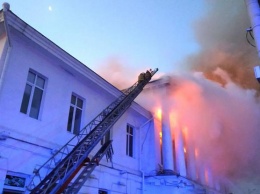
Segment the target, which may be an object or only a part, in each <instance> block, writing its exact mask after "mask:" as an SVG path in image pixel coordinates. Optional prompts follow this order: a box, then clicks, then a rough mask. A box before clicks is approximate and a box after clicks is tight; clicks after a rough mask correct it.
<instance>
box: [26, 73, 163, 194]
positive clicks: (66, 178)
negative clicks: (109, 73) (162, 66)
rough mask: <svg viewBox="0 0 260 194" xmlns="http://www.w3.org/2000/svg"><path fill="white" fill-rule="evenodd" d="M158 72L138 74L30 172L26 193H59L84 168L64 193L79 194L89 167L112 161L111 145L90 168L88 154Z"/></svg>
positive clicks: (98, 156)
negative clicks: (78, 191) (72, 135)
mask: <svg viewBox="0 0 260 194" xmlns="http://www.w3.org/2000/svg"><path fill="white" fill-rule="evenodd" d="M157 71H158V69H157V68H156V69H155V70H153V71H147V72H146V73H142V74H140V75H139V77H138V82H136V83H135V84H134V85H133V86H131V87H130V88H128V89H127V90H125V91H124V93H123V94H122V95H121V96H120V97H119V98H118V99H116V100H115V101H114V102H113V103H111V104H110V105H109V106H108V107H107V108H105V109H104V110H103V111H102V112H101V113H100V114H99V115H97V116H96V117H95V118H94V119H93V120H92V121H91V122H90V123H89V124H88V125H87V126H85V127H84V128H83V129H82V130H81V131H80V132H79V134H78V135H75V136H74V137H73V138H72V139H71V140H70V141H68V142H67V143H66V144H65V145H64V146H63V147H62V148H60V149H59V150H58V151H56V152H55V153H53V156H52V157H51V158H50V159H49V160H47V161H46V162H45V163H44V164H43V165H41V166H40V167H39V168H35V169H34V172H33V173H34V176H33V177H32V179H31V182H30V183H29V185H28V186H27V189H28V190H30V191H31V193H32V194H36V193H37V194H38V193H41V194H43V193H44V194H45V193H48V194H49V193H50V194H54V193H62V192H63V191H64V190H65V188H66V187H67V186H68V184H69V183H70V181H71V180H72V179H73V178H74V177H75V175H76V174H77V172H78V171H79V170H80V169H81V168H82V167H83V166H84V165H86V167H85V168H84V170H83V173H81V174H80V175H79V176H78V178H77V179H76V181H75V184H72V186H71V187H69V188H68V189H67V190H68V191H72V192H74V191H76V190H79V189H80V185H81V186H82V185H83V184H84V182H83V180H84V181H85V180H86V179H87V178H88V176H89V175H90V174H91V172H92V171H93V170H94V167H95V166H92V167H93V169H92V168H91V167H90V166H91V164H93V162H94V161H97V159H99V160H100V159H101V158H102V156H103V155H105V154H107V156H108V159H109V158H110V157H111V155H112V147H111V142H110V144H109V145H108V144H105V145H103V146H102V147H101V149H100V150H99V151H98V152H97V154H96V155H95V156H94V157H93V158H92V160H91V161H90V162H89V164H87V163H88V155H89V153H90V152H91V151H92V150H93V149H94V147H95V146H96V145H97V144H98V143H99V141H100V140H101V139H102V138H103V137H104V136H105V135H106V133H107V132H108V131H109V130H110V129H111V127H112V126H113V125H114V124H115V123H116V121H117V120H118V119H119V118H120V117H121V116H122V115H123V113H124V112H125V111H126V110H127V109H128V108H129V107H130V105H131V103H132V102H133V101H134V99H135V98H136V97H137V96H138V95H139V94H140V93H141V91H142V90H143V88H144V86H145V85H146V84H147V83H148V82H149V81H150V80H151V78H152V76H153V75H154V74H155V73H156V72H157ZM95 157H96V158H95ZM90 171H91V172H90ZM84 172H85V174H84ZM82 182H83V183H82Z"/></svg>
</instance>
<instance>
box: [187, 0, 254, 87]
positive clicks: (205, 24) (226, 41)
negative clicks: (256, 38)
mask: <svg viewBox="0 0 260 194" xmlns="http://www.w3.org/2000/svg"><path fill="white" fill-rule="evenodd" d="M206 5H207V6H208V13H207V14H206V16H205V17H203V18H201V19H200V20H198V21H196V22H195V23H194V32H195V37H196V40H197V42H198V44H199V45H200V51H199V53H197V54H195V55H192V56H189V57H188V58H187V59H186V60H185V65H186V67H187V68H188V69H190V70H192V71H199V72H203V74H204V75H205V77H206V78H208V79H211V80H214V81H217V82H219V83H221V84H223V85H224V84H225V82H224V80H222V79H221V78H220V77H219V76H218V75H216V74H214V71H215V70H216V69H217V68H221V69H223V70H225V71H226V72H227V74H228V75H229V77H230V79H231V80H232V81H233V82H234V83H236V84H238V85H240V86H241V87H243V88H259V85H258V83H257V82H256V80H255V77H254V72H253V67H254V66H255V65H256V64H258V60H257V53H256V50H255V48H254V47H252V46H250V45H249V44H248V42H247V40H246V29H247V28H248V27H250V22H249V17H248V13H247V9H246V5H245V3H244V1H243V0H239V1H237V0H229V1H206Z"/></svg>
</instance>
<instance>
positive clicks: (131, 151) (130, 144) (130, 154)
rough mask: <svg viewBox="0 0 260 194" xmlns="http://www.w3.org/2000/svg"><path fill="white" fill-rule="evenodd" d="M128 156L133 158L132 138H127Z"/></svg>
mask: <svg viewBox="0 0 260 194" xmlns="http://www.w3.org/2000/svg"><path fill="white" fill-rule="evenodd" d="M129 156H133V136H129Z"/></svg>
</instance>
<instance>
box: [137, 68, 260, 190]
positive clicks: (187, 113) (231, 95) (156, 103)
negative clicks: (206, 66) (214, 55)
mask: <svg viewBox="0 0 260 194" xmlns="http://www.w3.org/2000/svg"><path fill="white" fill-rule="evenodd" d="M215 74H217V75H218V76H219V77H220V78H221V79H222V80H224V81H225V83H226V84H225V86H223V85H221V84H219V83H217V82H214V81H212V80H209V79H206V77H205V76H204V74H203V73H199V72H196V73H193V74H191V73H190V74H182V75H173V76H169V77H165V78H163V79H167V82H168V83H169V84H168V85H167V87H162V88H161V89H160V88H159V89H158V87H157V89H156V90H157V91H156V92H153V95H151V93H150V92H149V91H151V90H148V91H147V92H146V91H144V93H143V94H142V95H141V96H140V97H138V102H140V103H142V105H144V106H146V107H147V108H148V109H149V108H150V110H151V111H155V110H156V109H155V108H158V107H167V109H164V110H163V111H164V113H163V114H164V115H167V114H168V115H170V113H171V112H172V111H173V112H174V113H176V114H175V116H176V118H177V121H175V122H177V125H176V126H177V127H179V128H180V129H184V128H185V130H186V131H185V133H186V134H187V136H186V137H185V139H186V145H185V147H186V149H187V151H188V153H191V152H195V149H196V150H197V156H196V158H195V161H196V162H197V166H198V170H199V169H200V170H201V169H202V170H203V166H204V167H207V168H208V169H211V172H212V175H213V177H214V178H218V179H219V180H217V179H215V181H220V183H221V182H222V184H223V185H225V184H228V185H229V186H231V187H232V186H234V188H240V192H241V191H242V189H245V188H246V189H252V188H254V189H256V185H254V184H253V183H258V182H259V181H260V180H259V179H260V177H259V174H260V163H259V160H260V152H258V150H259V149H260V141H259V137H260V130H259V126H260V119H259V118H260V103H259V100H258V99H257V98H256V91H255V90H253V89H244V88H242V87H241V86H238V85H237V84H235V83H234V82H233V81H231V78H230V77H229V76H228V74H227V73H226V72H225V71H223V70H221V69H217V70H216V71H215ZM165 90H166V92H165ZM144 99H145V100H144ZM151 105H153V106H151ZM151 107H152V109H151ZM165 111H169V112H168V113H165ZM171 130H172V134H173V137H174V136H175V135H174V134H175V130H176V129H175V128H171ZM183 162H184V161H183ZM202 179H203V178H202Z"/></svg>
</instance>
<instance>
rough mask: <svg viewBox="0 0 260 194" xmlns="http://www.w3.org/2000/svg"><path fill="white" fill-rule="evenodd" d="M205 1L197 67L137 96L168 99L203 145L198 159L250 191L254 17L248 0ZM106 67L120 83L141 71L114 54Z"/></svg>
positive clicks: (255, 123) (254, 172)
mask: <svg viewBox="0 0 260 194" xmlns="http://www.w3.org/2000/svg"><path fill="white" fill-rule="evenodd" d="M206 4H207V6H208V10H209V11H208V13H207V14H206V16H205V17H203V18H201V19H200V20H198V21H196V22H195V23H194V33H195V37H196V40H197V42H198V43H199V45H200V50H199V52H198V53H196V54H194V55H191V56H188V57H187V59H186V60H185V61H184V62H183V64H184V65H185V67H186V69H187V70H188V71H190V72H193V73H190V74H189V73H186V74H182V75H179V76H176V75H174V76H171V77H170V80H169V82H170V83H171V85H170V86H169V87H170V88H169V89H168V90H167V91H168V92H167V93H165V92H164V93H158V92H154V93H153V95H151V94H149V93H146V94H144V93H143V94H142V96H140V97H138V102H139V103H140V104H141V105H143V106H145V107H147V108H148V109H149V110H151V111H153V110H154V108H155V107H156V106H157V105H158V104H163V103H164V105H165V106H167V107H171V108H172V109H174V111H175V112H177V114H178V122H179V124H180V126H185V127H186V128H187V130H188V141H187V143H188V144H189V146H193V147H196V148H197V149H198V158H197V161H198V162H199V163H200V164H204V165H206V166H208V167H209V168H210V169H212V174H213V177H219V178H220V180H221V178H222V180H227V182H230V185H232V184H233V185H234V187H236V188H239V191H237V193H239V192H243V193H245V192H249V190H246V189H255V188H256V187H257V186H256V184H255V183H259V181H260V180H259V179H260V177H259V174H260V163H259V160H260V152H258V150H259V149H260V141H259V137H260V130H259V126H260V119H259V118H260V103H259V99H258V97H257V95H256V93H257V92H258V91H257V89H259V84H258V83H257V81H256V80H255V77H254V72H253V67H254V66H255V65H256V64H258V59H257V53H256V50H255V48H253V47H251V46H250V45H249V44H248V43H247V41H246V31H245V30H246V28H248V27H250V22H249V19H248V14H247V9H246V5H245V3H244V1H243V0H228V1H218V0H216V1H206ZM184 46H185V45H184ZM101 69H103V72H102V71H100V72H99V73H100V74H101V76H104V78H106V79H108V80H109V81H110V82H111V83H112V84H114V85H116V86H117V87H118V88H121V89H123V88H126V87H128V86H129V85H131V84H132V83H134V82H135V81H136V80H134V79H133V80H131V78H137V76H138V74H139V73H140V71H138V72H133V71H132V70H131V69H129V67H128V65H124V63H121V62H120V61H118V60H114V59H113V60H110V62H108V63H106V65H105V66H103V67H102V68H101ZM142 70H143V69H142ZM194 72H196V73H194ZM122 75H127V77H122ZM147 95H149V96H147ZM245 188H246V189H245ZM243 189H244V190H243ZM250 192H251V191H250ZM252 193H253V192H252Z"/></svg>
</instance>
